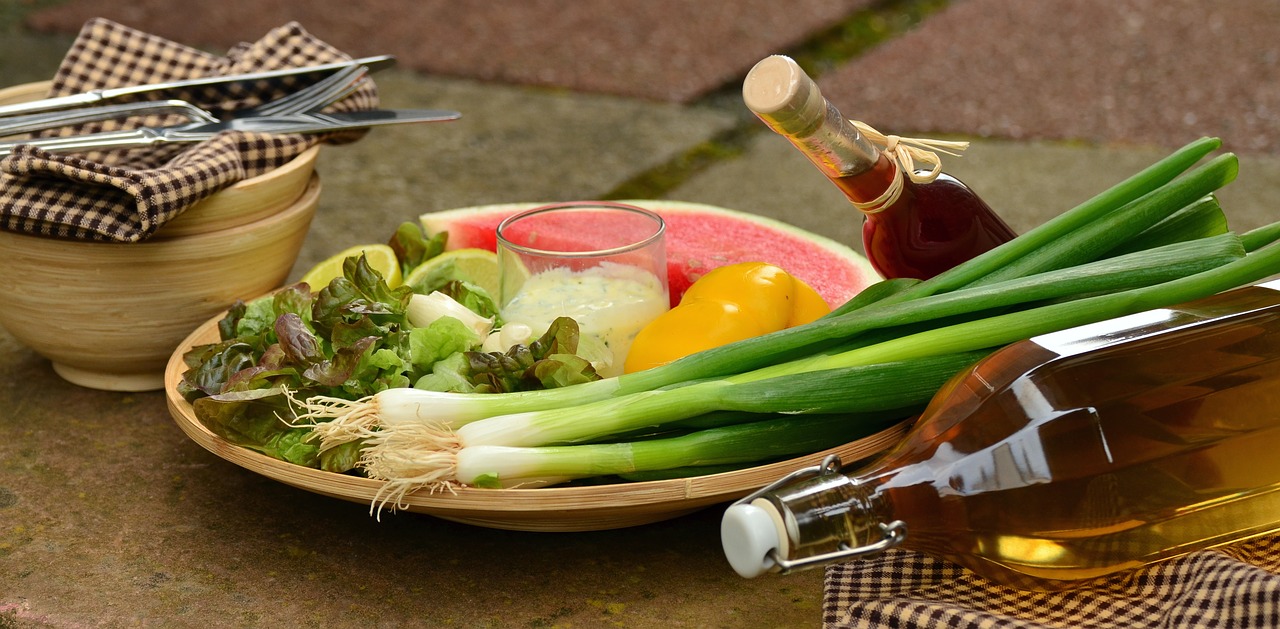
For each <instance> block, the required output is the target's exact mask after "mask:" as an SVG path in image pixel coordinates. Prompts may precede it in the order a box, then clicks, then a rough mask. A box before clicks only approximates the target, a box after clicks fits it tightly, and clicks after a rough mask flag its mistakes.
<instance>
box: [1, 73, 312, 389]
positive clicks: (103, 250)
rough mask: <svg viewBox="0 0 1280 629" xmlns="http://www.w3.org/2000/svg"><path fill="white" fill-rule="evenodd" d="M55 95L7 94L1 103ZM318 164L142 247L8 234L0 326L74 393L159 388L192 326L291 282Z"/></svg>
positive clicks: (217, 206)
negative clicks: (87, 389) (70, 384)
mask: <svg viewBox="0 0 1280 629" xmlns="http://www.w3.org/2000/svg"><path fill="white" fill-rule="evenodd" d="M47 90H48V83H47V82H45V83H29V84H24V85H18V86H15V87H10V88H5V89H0V104H5V103H16V102H23V101H28V100H32V99H36V98H40V97H42V96H44V95H45V94H46V93H47ZM318 154H319V147H312V148H311V149H308V150H307V151H305V152H304V153H303V154H301V155H299V156H298V157H296V158H294V159H293V160H291V161H290V162H288V163H287V164H285V165H283V166H281V167H279V168H276V169H274V170H272V171H271V172H268V173H265V174H263V175H260V176H258V177H252V178H250V179H246V180H243V181H240V182H237V183H236V184H234V185H232V186H229V187H227V188H225V189H223V190H220V191H218V192H217V193H215V194H213V195H211V196H209V197H207V198H205V199H204V200H202V201H200V202H199V203H196V204H194V205H192V206H191V207H189V208H187V209H186V210H184V211H183V212H182V214H180V215H179V216H178V217H176V218H174V219H173V220H171V221H170V222H169V223H167V224H166V225H165V226H164V227H162V228H161V229H160V230H159V231H157V232H156V234H154V235H153V236H152V237H151V238H149V239H147V240H146V241H144V242H140V243H130V244H125V243H99V242H87V241H70V240H60V239H53V238H44V237H39V236H32V235H27V234H20V233H14V232H7V231H3V230H0V259H3V260H5V262H6V268H5V272H4V273H3V274H0V291H2V292H3V294H4V295H5V299H4V301H3V303H0V326H3V327H4V328H6V329H7V330H8V331H9V332H10V333H11V334H12V335H13V336H14V337H15V338H16V339H17V340H18V341H19V342H21V343H23V344H24V345H26V346H28V347H30V348H31V349H33V350H35V351H36V353H38V354H40V355H41V356H44V357H45V358H48V359H49V360H51V361H52V362H53V369H54V370H55V371H56V372H57V373H58V375H60V376H61V377H62V378H64V379H66V380H68V381H70V382H73V383H75V384H79V385H82V386H86V387H90V388H95V389H106V390H118V391H144V390H155V389H160V388H162V387H163V386H164V366H165V361H166V360H167V358H168V357H169V354H170V353H171V352H172V351H173V348H174V347H175V346H177V345H178V343H180V342H181V341H182V339H183V337H185V336H186V335H187V333H189V332H190V331H191V329H192V328H193V327H195V326H197V325H199V324H200V322H202V321H204V320H205V319H207V318H208V317H209V316H211V315H213V314H214V313H216V312H219V311H221V310H224V309H226V308H227V307H228V306H230V305H231V304H232V303H234V302H235V300H236V299H240V298H245V297H253V296H256V295H260V294H262V293H265V292H267V291H269V290H271V289H274V288H277V287H278V286H280V285H281V284H282V283H283V282H284V280H285V279H286V278H287V276H288V274H289V271H290V270H292V268H293V264H294V262H295V260H296V259H297V255H298V252H299V250H300V249H301V247H302V242H303V239H304V238H305V237H306V233H307V230H308V229H309V227H310V224H311V218H312V217H313V216H314V214H315V209H316V205H317V202H318V198H319V194H320V182H319V179H318V178H317V177H316V175H315V168H314V166H315V161H316V157H317V155H318Z"/></svg>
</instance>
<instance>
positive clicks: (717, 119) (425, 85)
mask: <svg viewBox="0 0 1280 629" xmlns="http://www.w3.org/2000/svg"><path fill="white" fill-rule="evenodd" d="M377 80H378V85H379V90H380V93H381V94H382V98H383V102H384V103H385V104H386V105H387V106H389V107H439V108H449V109H456V110H458V111H462V112H463V117H462V118H461V119H460V120H458V121H456V122H450V123H446V124H439V125H415V126H409V127H403V128H399V129H374V130H372V131H371V132H370V133H369V134H368V135H366V136H365V137H364V138H363V139H361V140H360V141H359V142H356V143H354V144H349V145H343V146H334V147H326V148H324V149H323V150H322V151H321V157H320V160H319V162H318V163H317V166H316V168H317V171H318V172H319V173H320V178H321V179H320V180H321V183H322V185H323V186H324V191H323V193H322V194H321V200H320V207H319V209H318V210H317V215H316V218H315V220H314V222H313V224H312V229H311V232H310V234H309V235H308V238H307V241H306V243H305V244H304V246H303V251H302V253H301V254H300V255H299V258H298V262H297V264H296V265H295V268H294V277H295V278H296V277H301V275H302V274H303V273H304V272H305V271H306V269H307V268H310V266H311V265H312V264H314V263H316V262H318V261H320V260H322V259H324V258H326V257H328V256H330V255H332V254H333V253H334V252H337V251H341V250H342V249H345V248H347V247H348V246H351V245H353V244H356V243H362V242H384V241H385V240H386V239H387V238H388V237H390V235H391V234H392V233H393V232H394V230H395V228H396V226H397V225H398V224H399V223H400V221H403V220H416V218H417V217H418V215H420V214H422V213H424V212H432V211H437V210H445V209H451V208H456V207H465V206H470V205H483V204H490V203H508V202H520V201H530V202H541V201H573V200H580V199H593V198H599V197H600V196H601V195H603V194H605V193H606V192H608V191H609V190H611V189H613V188H615V187H617V186H618V185H620V184H621V183H623V182H624V181H626V180H628V179H630V178H632V177H635V176H637V175H639V174H640V173H643V172H645V171H646V170H648V169H651V168H654V167H656V166H658V165H660V164H663V163H666V162H667V161H670V160H672V159H674V158H675V157H676V156H678V155H680V154H681V153H682V152H684V151H685V150H686V149H687V148H688V147H689V146H691V145H693V144H697V143H700V142H705V141H708V140H709V139H711V138H712V137H714V136H715V135H717V134H719V133H721V132H723V131H725V130H726V129H728V128H729V127H730V126H732V125H733V124H734V123H735V119H734V117H733V116H732V115H729V114H726V113H724V112H721V111H717V110H714V109H708V108H703V107H692V106H679V105H674V104H666V103H654V102H645V101H638V100H635V99H629V98H620V97H616V96H608V95H593V94H575V93H570V92H550V91H543V90H529V89H520V88H516V87H509V86H501V85H492V84H484V83H479V82H475V81H463V80H457V79H439V78H423V77H421V76H418V75H415V74H413V73H411V72H408V71H389V72H385V73H382V74H379V75H378V76H377Z"/></svg>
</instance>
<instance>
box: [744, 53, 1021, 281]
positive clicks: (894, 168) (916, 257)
mask: <svg viewBox="0 0 1280 629" xmlns="http://www.w3.org/2000/svg"><path fill="white" fill-rule="evenodd" d="M742 97H743V101H744V102H745V103H746V105H747V108H748V109H750V110H751V111H752V112H753V113H755V114H756V116H757V117H759V118H760V119H761V120H762V121H764V123H765V124H767V125H768V126H769V127H770V128H772V129H773V130H774V131H776V132H777V133H779V134H781V135H783V136H785V137H786V138H787V139H788V140H790V141H791V143H792V144H794V145H795V146H796V148H798V149H799V150H800V152H801V153H803V154H804V155H805V157H808V158H809V160H810V161H812V162H813V163H814V164H815V165H816V166H817V167H818V169H819V170H821V171H822V173H823V174H824V175H826V176H827V178H829V179H830V180H831V181H832V183H834V184H835V185H836V187H838V188H839V189H840V191H841V192H843V193H844V194H845V196H846V197H848V198H849V200H850V201H852V202H853V204H854V206H855V207H857V208H858V209H859V210H861V211H862V213H863V215H864V219H863V225H862V243H863V249H864V251H865V252H866V254H867V258H868V259H869V260H870V262H871V264H872V266H873V267H875V269H876V271H877V272H878V273H879V274H880V275H881V276H882V277H884V278H886V279H888V278H895V277H913V278H917V279H928V278H930V277H933V276H934V275H937V274H939V273H941V272H943V271H946V270H947V269H950V268H951V267H953V266H956V265H957V264H960V263H961V262H964V261H966V260H968V259H970V258H972V257H974V256H976V255H978V254H980V253H983V252H984V251H987V250H988V249H992V248H994V247H995V246H997V245H1000V244H1001V243H1004V242H1006V241H1009V240H1012V239H1013V238H1014V236H1015V235H1016V234H1015V233H1014V232H1013V230H1012V229H1010V228H1009V226H1008V225H1006V224H1005V223H1004V221H1003V220H1001V219H1000V217H999V216H997V215H996V213H995V212H993V211H992V210H991V208H990V207H989V206H988V205H987V204H986V203H985V202H983V200H982V199H980V198H978V196H977V195H976V194H974V192H973V191H972V190H970V189H969V188H968V187H967V186H965V185H964V184H963V183H961V182H960V181H959V180H958V179H956V178H954V177H952V176H950V175H947V174H946V173H943V172H941V168H940V164H939V162H938V158H937V155H936V154H934V153H932V152H928V151H926V150H924V149H926V148H933V147H936V148H940V149H943V150H945V149H946V148H947V147H951V148H957V147H963V146H965V144H964V143H955V142H938V141H933V140H911V139H907V138H898V137H896V136H889V137H888V138H883V137H881V138H880V139H882V140H884V141H885V142H886V143H887V144H891V145H893V146H892V148H889V147H888V146H886V149H888V152H886V151H885V150H881V148H880V147H879V146H877V145H876V144H875V143H873V142H872V139H871V138H869V137H868V134H873V135H878V134H875V132H874V130H872V129H870V128H869V127H866V126H865V125H860V123H855V122H852V121H850V120H847V119H845V118H844V116H842V115H841V114H840V111H839V110H838V109H836V107H835V106H834V105H832V104H831V103H830V102H828V101H827V100H826V99H825V98H824V97H823V96H822V93H821V92H820V91H819V90H818V86H817V84H816V83H814V82H813V80H812V79H810V78H809V76H808V75H807V74H805V72H804V70H802V69H801V68H800V66H799V65H797V64H796V62H795V61H793V60H791V59H790V58H789V57H784V56H781V55H774V56H771V57H767V58H765V59H764V60H762V61H760V62H759V63H757V64H756V65H755V67H754V68H752V69H751V71H750V72H749V73H748V74H747V77H746V80H745V81H744V82H743V86H742ZM903 152H905V153H906V155H908V157H907V158H906V159H905V160H903V159H901V158H899V159H894V158H893V157H892V155H898V154H901V153H903ZM912 158H914V159H912ZM916 160H919V161H921V162H924V163H931V164H932V165H933V166H934V168H933V169H932V170H931V171H929V172H923V173H917V172H915V171H914V169H913V167H912V164H914V162H915V161H916ZM904 161H905V163H901V162H904ZM904 170H906V171H907V172H905V173H904V172H903V171H904Z"/></svg>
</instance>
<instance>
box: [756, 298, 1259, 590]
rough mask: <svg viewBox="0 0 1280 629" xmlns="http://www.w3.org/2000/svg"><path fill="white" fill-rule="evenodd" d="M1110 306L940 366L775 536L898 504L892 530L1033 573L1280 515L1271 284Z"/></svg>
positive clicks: (816, 545) (1255, 530)
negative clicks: (1052, 330)
mask: <svg viewBox="0 0 1280 629" xmlns="http://www.w3.org/2000/svg"><path fill="white" fill-rule="evenodd" d="M1276 286H1277V287H1280V284H1277V285H1276ZM1113 321H1114V322H1124V325H1123V326H1114V325H1113V327H1111V328H1110V329H1100V330H1099V329H1098V328H1094V329H1093V330H1094V331H1093V332H1091V333H1089V334H1085V335H1083V336H1082V335H1081V334H1082V332H1081V330H1084V331H1089V330H1090V328H1088V327H1086V328H1082V329H1076V330H1069V331H1064V332H1062V333H1056V334H1054V335H1046V336H1044V337H1037V338H1036V339H1032V340H1030V341H1024V342H1021V343H1017V344H1014V345H1012V346H1009V347H1008V348H1006V349H1004V350H1001V351H999V352H997V353H996V354H993V355H992V356H991V357H990V358H988V359H987V360H985V361H983V362H981V363H979V365H978V366H976V367H975V368H974V369H973V370H970V371H968V372H966V373H964V374H961V375H959V376H957V377H956V378H954V379H953V380H952V381H951V382H950V383H948V384H947V386H946V387H944V388H943V389H942V390H941V391H940V392H939V393H938V395H937V396H936V397H935V398H934V401H933V402H932V403H931V405H930V406H929V408H928V409H927V410H925V411H924V413H923V414H922V416H921V417H922V419H921V420H920V422H919V423H918V425H917V426H916V427H915V428H913V430H912V431H911V432H910V434H909V435H908V436H907V437H906V438H905V439H904V442H903V443H902V444H901V445H900V446H899V447H898V448H896V449H895V450H894V451H893V452H891V453H890V454H888V455H886V457H885V458H883V459H881V460H880V461H877V462H876V463H875V464H873V466H872V467H871V468H870V469H866V470H863V471H859V472H857V473H855V474H853V475H852V476H853V478H854V479H855V482H854V483H852V484H848V485H845V486H843V487H841V486H840V483H833V482H832V479H826V480H825V481H823V482H827V483H829V484H830V485H831V486H832V487H835V489H830V490H826V489H821V490H819V491H818V492H814V493H812V494H810V496H809V498H807V499H806V502H805V503H804V504H805V507H804V508H803V509H802V511H804V512H803V513H802V512H800V511H801V510H796V509H792V508H791V507H788V506H786V505H781V506H780V507H779V509H780V511H782V512H784V513H788V518H789V519H794V520H799V521H801V522H802V524H801V525H800V527H801V533H800V535H799V538H798V539H791V540H790V541H789V546H790V548H789V549H788V550H787V551H786V552H789V553H790V554H791V556H792V557H803V556H813V555H816V554H818V553H822V552H829V551H831V550H833V544H834V543H836V542H837V541H840V540H841V539H842V540H843V541H847V542H852V543H855V544H862V543H865V542H866V541H867V540H874V539H876V538H878V537H880V533H879V531H878V530H877V529H876V526H877V524H876V523H877V522H891V521H894V520H900V521H901V522H904V523H905V524H906V537H905V541H904V542H903V543H902V547H904V548H911V549H915V550H919V551H923V552H926V553H929V554H932V555H934V556H937V557H941V558H945V559H948V560H950V561H953V562H956V563H958V564H961V565H963V566H966V567H968V568H970V569H972V570H974V571H975V572H977V573H979V574H981V575H984V576H986V577H988V578H991V579H993V580H995V581H997V582H1001V583H1004V584H1008V585H1012V586H1014V587H1019V588H1023V589H1037V590H1048V589H1059V588H1062V587H1067V586H1070V585H1072V584H1075V583H1079V582H1080V581H1081V580H1086V579H1092V578H1096V577H1101V576H1104V575H1108V574H1112V573H1115V572H1118V571H1122V570H1127V569H1131V568H1137V567H1140V566H1143V565H1146V564H1149V563H1152V562H1157V561H1161V560H1165V559H1169V558H1172V557H1176V556H1179V555H1182V554H1185V553H1188V552H1191V551H1195V550H1200V549H1204V548H1209V547H1213V546H1216V545H1221V544H1225V543H1230V542H1233V541H1239V540H1243V539H1247V538H1250V537H1254V536H1258V535H1261V534H1265V533H1269V532H1273V531H1276V530H1280V456H1277V453H1280V291H1276V290H1271V289H1269V288H1263V287H1248V288H1244V289H1238V290H1235V291H1230V292H1227V293H1223V294H1220V295H1217V296H1214V297H1210V298H1207V299H1203V300H1198V301H1195V302H1190V303H1188V304H1184V305H1181V306H1176V307H1173V308H1170V309H1160V310H1153V311H1150V312H1149V313H1141V314H1140V315H1134V316H1133V317H1127V318H1122V319H1117V320H1113ZM1135 321H1136V325H1135ZM1103 323H1104V324H1109V323H1113V322H1103ZM1098 325H1102V324H1098ZM1072 335H1075V336H1072ZM837 476H839V475H837ZM845 478H847V477H845ZM842 480H843V479H842ZM813 482H818V481H813ZM761 500H764V499H763V498H762V499H761ZM775 504H778V503H775ZM797 504H798V503H797ZM791 506H792V507H794V506H796V505H791ZM792 515H794V516H796V517H795V518H792ZM805 527H808V529H809V530H808V531H807V532H806V531H805ZM814 531H820V532H821V534H815V533H814ZM824 535H825V536H826V538H825V539H823V538H822V537H823V536H824ZM787 545H788V544H784V546H787Z"/></svg>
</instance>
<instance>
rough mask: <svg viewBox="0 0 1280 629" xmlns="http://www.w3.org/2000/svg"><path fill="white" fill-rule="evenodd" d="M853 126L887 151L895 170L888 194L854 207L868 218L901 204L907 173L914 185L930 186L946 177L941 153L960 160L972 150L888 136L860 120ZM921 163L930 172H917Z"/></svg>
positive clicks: (950, 143)
mask: <svg viewBox="0 0 1280 629" xmlns="http://www.w3.org/2000/svg"><path fill="white" fill-rule="evenodd" d="M849 122H850V123H851V124H853V126H854V127H856V128H857V129H858V131H859V132H860V133H862V135H864V136H866V138H867V139H868V140H870V141H871V142H872V143H873V144H875V145H876V146H879V147H880V148H882V149H884V152H885V153H886V154H888V155H889V159H890V161H891V162H893V166H894V173H893V181H892V182H891V183H890V184H889V187H888V188H887V189H885V191H884V194H881V195H880V196H878V197H876V198H875V199H872V200H870V201H867V202H865V203H854V204H853V205H854V207H856V208H858V209H859V210H862V211H863V212H866V213H867V214H875V213H877V212H883V211H884V210H885V208H887V207H889V206H891V205H893V204H894V203H896V202H897V201H898V197H900V196H902V189H903V187H904V185H905V184H904V183H903V182H904V179H903V173H906V176H907V177H910V178H911V181H913V182H915V183H929V182H930V181H933V180H934V179H937V178H938V175H940V174H942V158H941V157H938V153H944V154H946V155H951V156H954V157H960V151H963V150H965V149H967V148H969V143H968V142H955V141H951V140H931V139H928V138H904V137H901V136H897V135H885V134H883V133H880V132H879V131H876V130H875V129H874V128H872V127H871V125H868V124H866V123H864V122H858V121H857V120H850V121H849ZM917 163H918V164H920V165H921V166H928V167H929V168H928V170H920V172H917V168H916V165H917Z"/></svg>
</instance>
